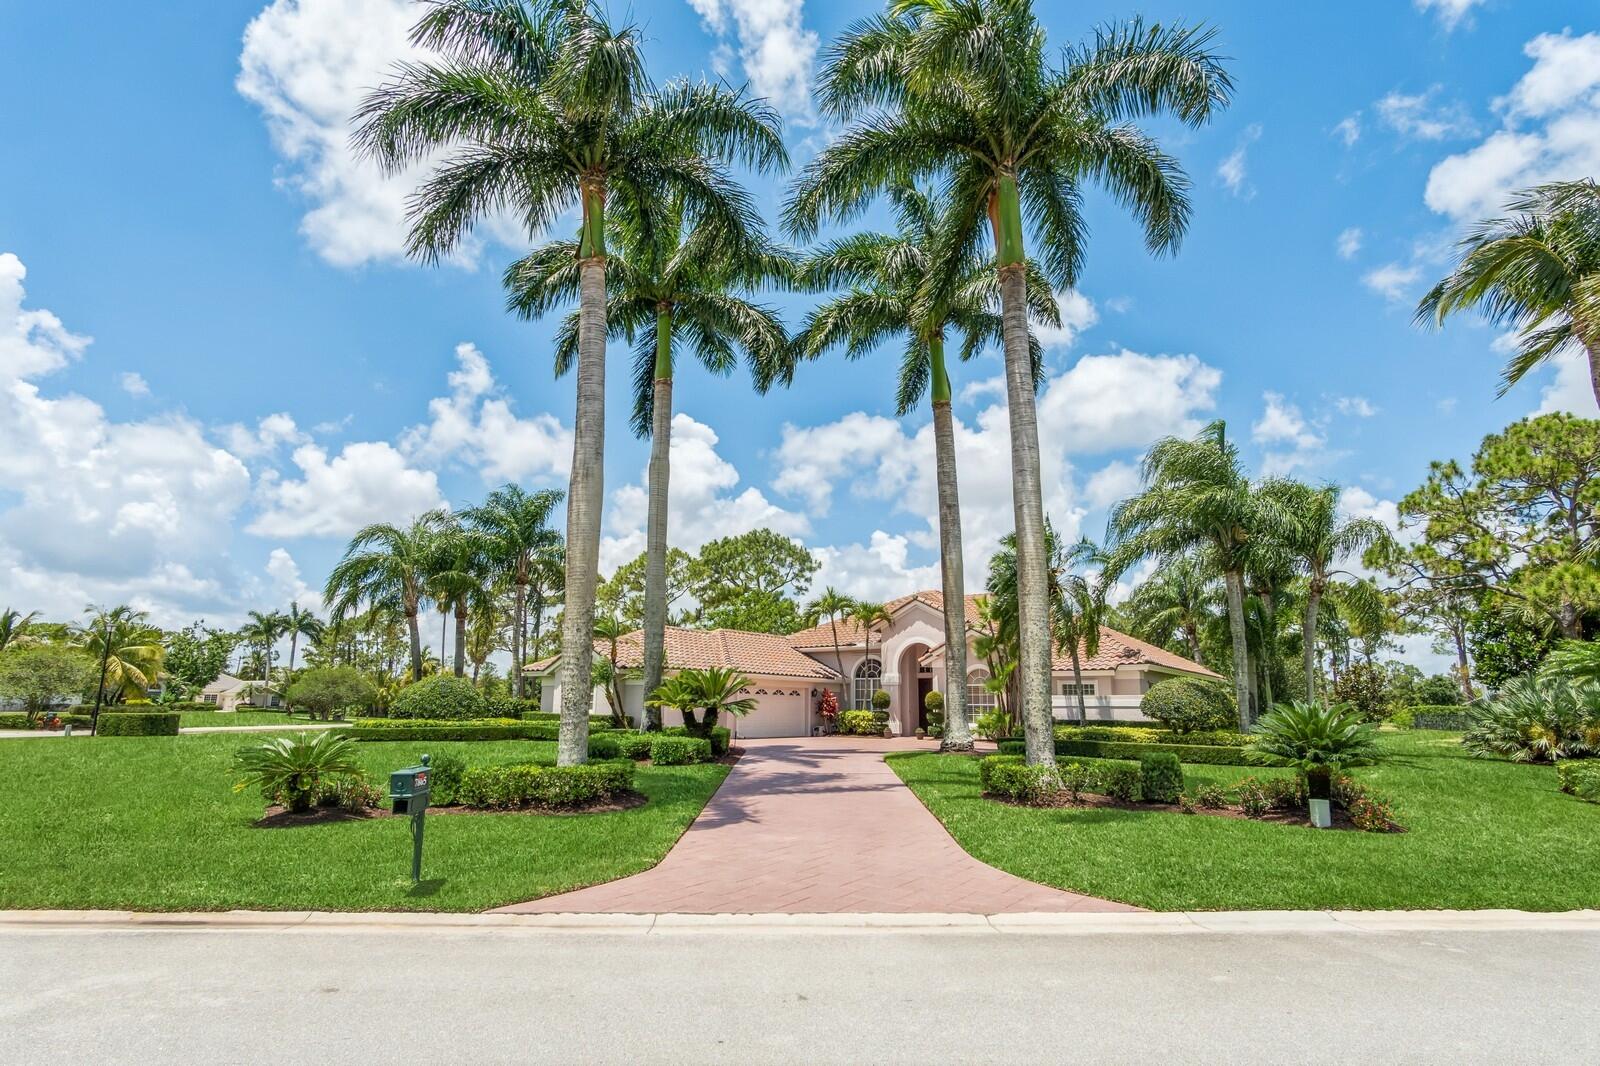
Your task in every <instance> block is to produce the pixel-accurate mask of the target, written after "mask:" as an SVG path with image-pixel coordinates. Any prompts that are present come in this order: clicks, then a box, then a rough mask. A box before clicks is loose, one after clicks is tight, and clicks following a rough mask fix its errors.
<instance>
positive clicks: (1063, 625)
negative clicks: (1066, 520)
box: [1050, 539, 1107, 725]
mask: <svg viewBox="0 0 1600 1066" xmlns="http://www.w3.org/2000/svg"><path fill="white" fill-rule="evenodd" d="M1106 561H1107V560H1106V555H1105V553H1104V552H1102V551H1101V550H1100V548H1099V547H1098V546H1097V545H1095V543H1094V542H1093V541H1090V540H1088V539H1084V540H1080V541H1078V543H1077V544H1074V545H1073V546H1072V547H1071V548H1069V549H1067V551H1066V553H1065V556H1064V558H1063V562H1064V563H1065V566H1066V567H1072V566H1093V567H1098V568H1100V570H1101V574H1102V575H1103V574H1104V571H1105V564H1106ZM1051 576H1052V583H1053V584H1058V585H1059V586H1060V589H1061V591H1060V594H1059V596H1057V595H1055V594H1052V596H1051V609H1052V611H1053V614H1052V616H1051V619H1050V635H1051V637H1052V638H1053V639H1054V641H1055V646H1056V649H1057V650H1059V651H1065V652H1067V653H1068V654H1069V656H1070V657H1071V659H1072V684H1073V688H1074V690H1075V691H1076V692H1077V695H1078V724H1080V725H1082V724H1084V723H1085V722H1087V721H1088V720H1089V704H1088V700H1087V699H1086V698H1085V696H1084V692H1083V663H1082V661H1081V659H1080V654H1081V655H1087V656H1089V657H1090V658H1093V657H1094V656H1096V655H1098V654H1100V626H1101V624H1102V623H1103V622H1104V621H1105V616H1106V610H1107V606H1106V587H1107V582H1106V581H1105V580H1104V577H1103V576H1102V577H1098V578H1088V577H1084V576H1083V575H1082V574H1076V573H1072V572H1071V571H1070V570H1065V569H1063V571H1062V572H1060V573H1059V576H1058V574H1057V571H1056V570H1055V568H1054V567H1052V569H1051Z"/></svg>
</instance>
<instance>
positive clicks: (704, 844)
mask: <svg viewBox="0 0 1600 1066" xmlns="http://www.w3.org/2000/svg"><path fill="white" fill-rule="evenodd" d="M743 747H744V749H745V754H744V757H743V758H742V759H740V760H739V762H738V764H737V765H736V766H734V768H733V771H732V772H731V773H729V775H728V778H727V780H726V781H724V782H723V784H722V787H721V788H720V789H718V790H717V794H716V795H715V796H713V797H712V798H711V802H710V803H708V804H706V808H705V810H703V811H701V812H700V817H699V818H697V819H696V820H695V822H694V824H693V825H691V826H690V827H689V830H688V832H686V833H685V834H684V835H683V838H682V839H681V840H679V841H678V843H677V846H676V847H674V848H673V849H672V851H670V852H668V854H667V857H666V858H665V859H663V860H662V861H661V862H660V864H658V865H657V866H656V867H654V868H653V869H650V870H646V871H645V872H644V873H640V874H635V875H634V876H632V877H626V878H623V879H622V880H619V881H612V882H610V883H608V884H603V885H595V886H593V887H591V888H583V889H578V890H577V891H575V892H566V893H563V894H561V895H558V896H547V897H545V898H543V899H537V900H532V901H530V902H528V903H518V904H514V905H512V906H510V907H503V908H501V910H505V911H517V912H613V913H615V912H621V913H659V914H719V913H732V914H775V913H791V914H816V913H825V912H863V913H887V912H894V913H946V914H1000V913H1007V912H1011V913H1017V912H1035V911H1131V910H1137V909H1138V908H1136V907H1130V906H1128V905H1126V904H1123V903H1114V902H1111V901H1109V900H1102V899H1096V898H1094V897H1092V896H1080V895H1077V894H1075V893H1072V892H1062V891H1059V890H1057V889H1054V888H1049V887H1046V886H1044V885H1039V884H1035V883H1034V882H1032V881H1024V880H1022V879H1021V878H1019V877H1013V876H1012V875H1011V874H1008V873H1004V872H1002V871H1000V870H997V869H995V868H994V867H992V866H987V865H985V864H984V863H981V862H979V861H978V860H977V859H974V858H973V857H972V856H970V855H968V854H967V853H966V852H964V851H962V850H961V848H960V846H959V845H957V844H956V842H955V841H954V840H952V839H951V838H950V834H949V833H947V832H945V829H944V826H942V825H940V824H939V822H938V821H937V820H936V819H935V818H934V817H933V815H931V814H929V813H928V810H927V808H925V807H924V806H923V805H922V802H921V801H920V800H918V799H917V797H916V796H914V795H913V794H912V792H911V790H910V789H908V788H906V787H905V785H904V784H902V783H901V781H900V779H899V778H898V777H897V776H895V773H894V771H893V770H891V769H889V767H888V766H887V765H886V764H885V763H884V761H883V756H884V755H885V754H886V753H888V752H891V751H906V750H924V751H931V750H933V748H934V743H933V742H931V741H917V740H868V739H863V738H856V737H818V738H808V739H787V740H776V739H774V740H748V741H744V742H743Z"/></svg>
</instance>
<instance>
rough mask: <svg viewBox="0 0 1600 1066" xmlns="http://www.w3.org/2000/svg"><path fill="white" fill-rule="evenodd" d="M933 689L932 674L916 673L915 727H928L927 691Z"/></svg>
mask: <svg viewBox="0 0 1600 1066" xmlns="http://www.w3.org/2000/svg"><path fill="white" fill-rule="evenodd" d="M932 691H933V675H932V674H918V675H917V728H918V729H927V728H928V693H930V692H932Z"/></svg>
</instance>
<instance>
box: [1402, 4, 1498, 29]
mask: <svg viewBox="0 0 1600 1066" xmlns="http://www.w3.org/2000/svg"><path fill="white" fill-rule="evenodd" d="M1413 2H1414V3H1415V4H1416V7H1417V10H1418V11H1431V12H1433V14H1434V16H1435V17H1436V18H1438V20H1439V24H1440V25H1441V26H1443V27H1444V28H1445V29H1446V30H1453V29H1455V28H1456V27H1457V26H1459V25H1461V24H1462V23H1463V22H1464V21H1466V19H1467V16H1468V15H1470V14H1471V13H1472V9H1473V8H1475V7H1477V6H1478V5H1480V4H1482V3H1484V0H1413Z"/></svg>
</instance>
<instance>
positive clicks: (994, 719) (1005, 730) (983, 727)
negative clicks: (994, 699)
mask: <svg viewBox="0 0 1600 1066" xmlns="http://www.w3.org/2000/svg"><path fill="white" fill-rule="evenodd" d="M972 731H973V732H974V733H976V734H977V735H978V736H979V737H982V738H983V739H984V740H1000V739H1001V738H1003V737H1005V736H1006V735H1007V734H1009V733H1010V732H1011V719H1010V717H1009V716H1007V714H1006V713H1005V712H1004V711H1002V710H999V709H998V708H997V709H995V710H992V711H985V712H984V713H982V714H980V715H978V720H977V722H975V723H973V726H972Z"/></svg>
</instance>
